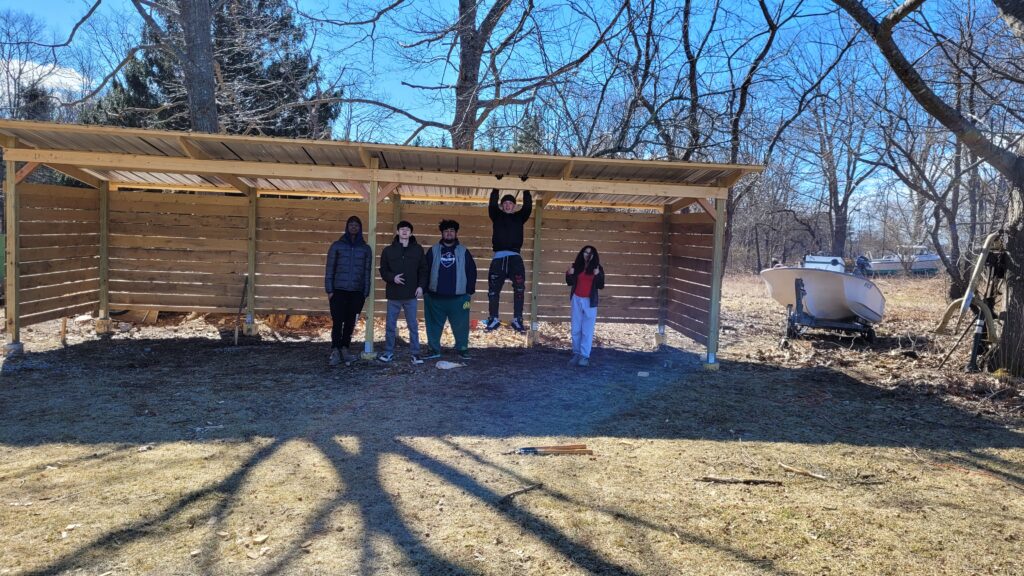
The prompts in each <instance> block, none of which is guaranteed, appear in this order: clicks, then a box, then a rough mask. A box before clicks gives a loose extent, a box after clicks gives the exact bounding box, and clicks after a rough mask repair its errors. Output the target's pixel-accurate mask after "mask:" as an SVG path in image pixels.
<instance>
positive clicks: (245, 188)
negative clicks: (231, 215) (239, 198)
mask: <svg viewBox="0 0 1024 576" xmlns="http://www.w3.org/2000/svg"><path fill="white" fill-rule="evenodd" d="M178 144H180V145H181V149H182V151H184V152H185V155H186V156H188V157H189V158H194V159H196V160H209V159H210V155H209V154H207V153H206V152H204V151H203V149H202V148H200V147H199V145H198V144H196V143H195V142H193V141H192V140H190V139H188V138H185V137H184V136H182V137H181V138H178ZM213 175H214V176H216V177H217V178H220V179H221V180H223V181H225V182H227V183H228V184H231V185H232V186H234V187H235V189H237V190H238V191H239V192H244V193H246V194H248V193H249V192H251V191H252V190H255V187H253V186H250V185H248V184H246V183H245V182H244V181H243V180H242V179H241V178H239V177H237V176H233V175H231V174H223V173H214V174H213Z"/></svg>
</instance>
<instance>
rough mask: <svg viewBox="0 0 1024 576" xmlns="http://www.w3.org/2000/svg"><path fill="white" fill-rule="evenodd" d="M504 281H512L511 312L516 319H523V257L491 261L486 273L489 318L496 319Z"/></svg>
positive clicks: (524, 294)
mask: <svg viewBox="0 0 1024 576" xmlns="http://www.w3.org/2000/svg"><path fill="white" fill-rule="evenodd" d="M505 279H509V280H511V281H512V290H513V293H512V311H513V313H514V314H515V317H516V318H522V317H523V301H524V300H525V299H526V266H525V265H523V257H522V256H520V255H519V254H516V255H515V256H505V257H504V258H495V259H494V260H491V267H490V269H489V270H488V271H487V311H488V315H489V316H490V317H491V318H497V317H498V302H499V301H500V300H501V289H502V288H503V287H504V286H505Z"/></svg>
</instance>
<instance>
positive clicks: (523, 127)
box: [512, 111, 545, 154]
mask: <svg viewBox="0 0 1024 576" xmlns="http://www.w3.org/2000/svg"><path fill="white" fill-rule="evenodd" d="M512 151H513V152H520V153H526V154H543V153H544V152H545V149H544V122H543V118H541V115H540V113H531V112H529V111H527V112H526V114H524V115H523V120H522V122H520V125H519V128H518V129H517V130H516V135H515V140H514V141H513V142H512Z"/></svg>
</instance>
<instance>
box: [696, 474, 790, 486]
mask: <svg viewBox="0 0 1024 576" xmlns="http://www.w3.org/2000/svg"><path fill="white" fill-rule="evenodd" d="M694 480H695V481H696V482H712V483H715V484H750V485H758V484H768V485H771V486H782V481H781V480H766V479H763V478H724V477H721V476H701V477H700V478H695V479H694Z"/></svg>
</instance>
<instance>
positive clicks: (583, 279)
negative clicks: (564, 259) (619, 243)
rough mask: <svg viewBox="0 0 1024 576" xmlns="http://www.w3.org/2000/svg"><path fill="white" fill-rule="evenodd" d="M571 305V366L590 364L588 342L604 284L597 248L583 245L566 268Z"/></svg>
mask: <svg viewBox="0 0 1024 576" xmlns="http://www.w3.org/2000/svg"><path fill="white" fill-rule="evenodd" d="M565 283H566V284H568V285H569V286H570V289H569V303H570V305H571V306H572V312H571V318H572V360H569V365H570V366H589V365H590V346H591V344H592V343H593V342H594V324H596V323H597V301H598V291H599V290H601V289H602V288H604V269H603V268H601V259H600V258H599V257H598V255H597V248H594V247H593V246H584V247H583V249H582V250H580V253H579V254H577V255H576V261H575V262H573V263H572V266H570V267H569V269H568V270H566V271H565Z"/></svg>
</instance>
